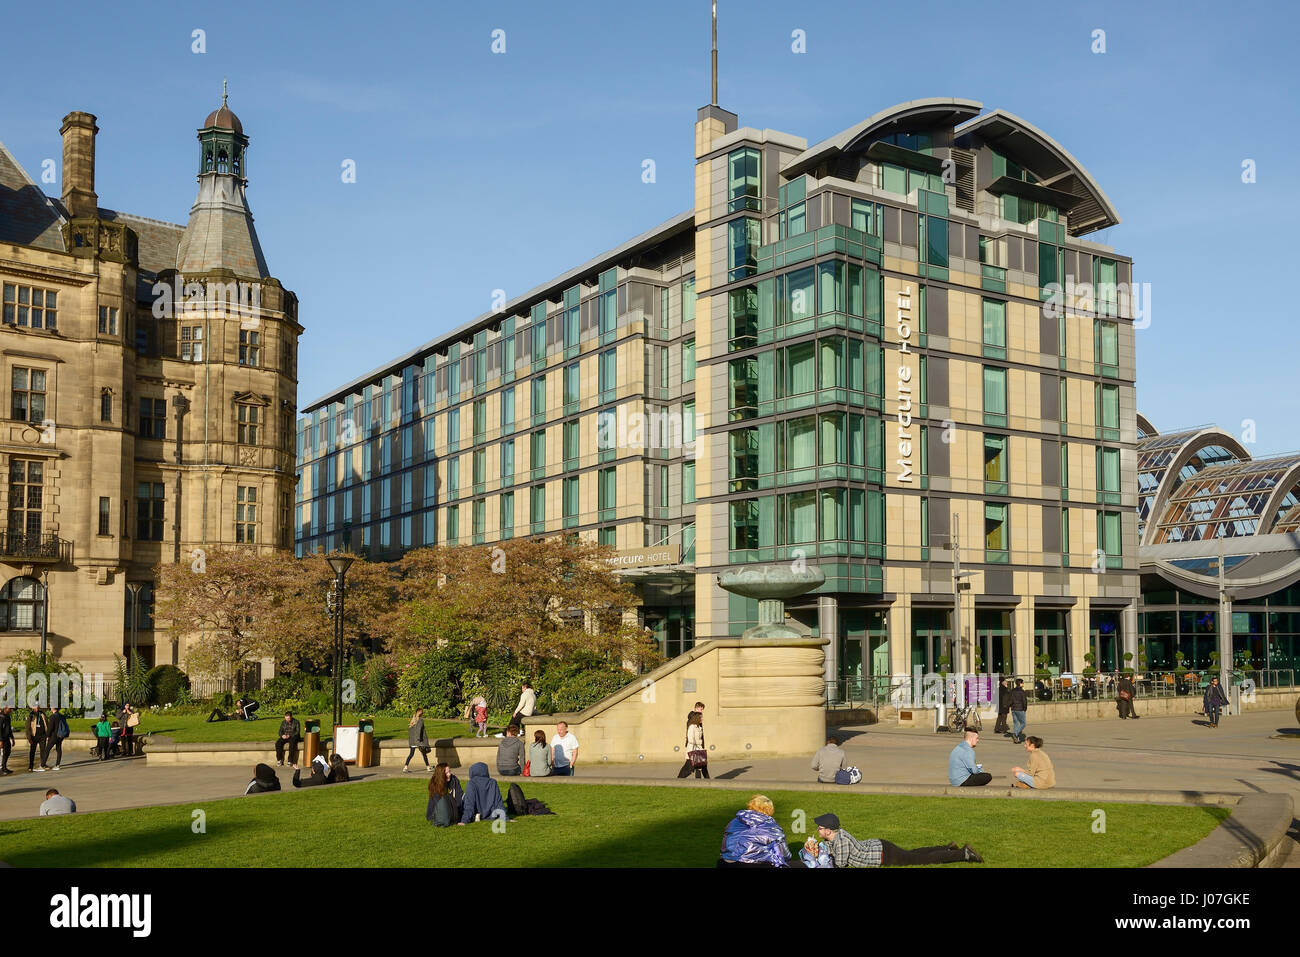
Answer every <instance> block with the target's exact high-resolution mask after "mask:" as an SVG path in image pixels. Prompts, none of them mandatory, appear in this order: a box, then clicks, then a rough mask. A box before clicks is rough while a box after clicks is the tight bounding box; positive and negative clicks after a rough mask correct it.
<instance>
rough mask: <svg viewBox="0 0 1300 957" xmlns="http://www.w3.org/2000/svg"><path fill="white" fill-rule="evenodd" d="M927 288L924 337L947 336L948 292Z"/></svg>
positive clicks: (939, 287)
mask: <svg viewBox="0 0 1300 957" xmlns="http://www.w3.org/2000/svg"><path fill="white" fill-rule="evenodd" d="M928 288H929V291H928V292H926V294H925V330H926V335H930V336H946V335H947V334H948V290H947V289H945V288H944V287H943V286H930V287H928ZM930 401H931V402H933V401H935V400H934V399H931V400H930Z"/></svg>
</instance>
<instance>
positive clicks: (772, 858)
mask: <svg viewBox="0 0 1300 957" xmlns="http://www.w3.org/2000/svg"><path fill="white" fill-rule="evenodd" d="M775 814H776V807H775V805H773V804H772V800H771V799H770V798H769V797H768V796H767V795H766V794H755V795H754V796H753V797H752V798H750V799H749V803H748V804H746V805H745V809H744V810H743V811H737V812H736V816H735V817H734V818H732V819H731V821H730V822H729V823H728V824H727V829H726V830H725V831H724V832H723V834H722V850H721V852H720V853H719V854H718V865H717V866H718V867H789V866H790V848H789V846H788V845H787V844H786V842H785V831H783V830H781V825H780V824H777V823H776V818H775V817H774V815H775Z"/></svg>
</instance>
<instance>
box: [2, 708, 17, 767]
mask: <svg viewBox="0 0 1300 957" xmlns="http://www.w3.org/2000/svg"><path fill="white" fill-rule="evenodd" d="M13 750H14V709H13V708H11V707H9V706H8V705H5V707H3V708H0V774H13V772H12V771H10V770H9V755H10V754H12V753H13Z"/></svg>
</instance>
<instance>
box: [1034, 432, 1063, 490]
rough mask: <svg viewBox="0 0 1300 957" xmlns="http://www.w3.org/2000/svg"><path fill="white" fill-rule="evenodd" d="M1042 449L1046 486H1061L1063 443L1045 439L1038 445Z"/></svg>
mask: <svg viewBox="0 0 1300 957" xmlns="http://www.w3.org/2000/svg"><path fill="white" fill-rule="evenodd" d="M1038 445H1039V448H1041V449H1042V459H1043V461H1042V473H1043V484H1044V485H1055V486H1058V487H1059V486H1060V484H1061V443H1060V442H1053V441H1052V440H1051V439H1043V440H1042V441H1041V442H1039V443H1038Z"/></svg>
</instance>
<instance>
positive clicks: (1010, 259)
mask: <svg viewBox="0 0 1300 957" xmlns="http://www.w3.org/2000/svg"><path fill="white" fill-rule="evenodd" d="M1022 245H1023V244H1022V243H1021V241H1020V237H1019V236H1008V237H1007V268H1008V269H1023V268H1024V265H1023V263H1022V261H1021V252H1022Z"/></svg>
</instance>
